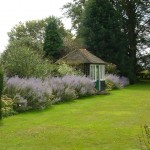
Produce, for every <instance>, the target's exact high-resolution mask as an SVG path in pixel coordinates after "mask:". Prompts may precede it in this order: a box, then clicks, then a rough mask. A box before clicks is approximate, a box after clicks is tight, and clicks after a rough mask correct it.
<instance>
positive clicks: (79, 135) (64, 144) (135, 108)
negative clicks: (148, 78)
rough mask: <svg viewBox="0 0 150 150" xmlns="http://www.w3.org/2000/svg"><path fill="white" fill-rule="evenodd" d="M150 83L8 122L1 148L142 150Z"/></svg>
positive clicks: (149, 115) (0, 128)
mask: <svg viewBox="0 0 150 150" xmlns="http://www.w3.org/2000/svg"><path fill="white" fill-rule="evenodd" d="M144 124H150V82H147V83H144V82H143V83H140V84H137V85H131V86H129V87H127V88H125V89H122V90H115V91H112V92H111V94H110V95H98V96H92V97H86V98H82V99H79V100H76V101H74V102H70V103H64V104H59V105H54V106H52V107H51V108H49V109H47V110H44V111H39V112H28V113H24V114H19V115H16V116H13V117H9V118H5V119H4V120H3V121H2V123H1V125H0V150H140V149H141V145H140V141H139V136H141V135H142V126H143V125H144Z"/></svg>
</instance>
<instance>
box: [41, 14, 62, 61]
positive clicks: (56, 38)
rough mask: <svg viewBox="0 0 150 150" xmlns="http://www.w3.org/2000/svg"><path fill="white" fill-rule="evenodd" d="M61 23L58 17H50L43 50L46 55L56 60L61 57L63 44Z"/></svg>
mask: <svg viewBox="0 0 150 150" xmlns="http://www.w3.org/2000/svg"><path fill="white" fill-rule="evenodd" d="M59 23H60V22H58V19H57V18H55V17H53V16H52V17H49V19H48V25H47V26H46V28H45V38H44V46H43V50H44V52H45V56H46V57H50V58H52V59H53V60H54V61H55V60H57V59H58V58H59V57H60V53H61V52H60V48H61V47H62V46H63V39H62V34H61V32H60V26H59Z"/></svg>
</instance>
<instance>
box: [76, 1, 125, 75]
mask: <svg viewBox="0 0 150 150" xmlns="http://www.w3.org/2000/svg"><path fill="white" fill-rule="evenodd" d="M119 19H120V18H119V15H118V12H117V11H116V10H115V9H114V8H113V6H112V4H111V3H110V2H109V0H99V1H97V0H90V1H88V2H87V4H86V7H85V11H84V14H83V20H82V24H81V26H80V30H79V36H81V37H82V38H83V42H84V43H85V45H86V46H87V48H88V49H89V50H90V51H91V52H93V53H94V54H95V55H96V56H98V57H100V58H102V59H104V60H105V61H107V62H110V63H114V64H116V65H117V66H118V69H119V70H120V71H121V72H122V73H123V74H127V72H128V68H127V67H126V66H128V65H127V63H128V57H127V53H126V36H125V33H124V32H123V31H122V30H121V29H122V28H121V27H122V22H121V21H120V20H119Z"/></svg>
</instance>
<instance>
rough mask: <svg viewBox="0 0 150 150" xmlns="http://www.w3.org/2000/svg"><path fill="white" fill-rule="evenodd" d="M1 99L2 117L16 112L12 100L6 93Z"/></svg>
mask: <svg viewBox="0 0 150 150" xmlns="http://www.w3.org/2000/svg"><path fill="white" fill-rule="evenodd" d="M1 100H2V116H3V117H7V116H11V115H13V114H15V113H16V112H15V111H14V109H13V105H14V101H13V100H12V99H11V98H8V97H7V96H6V95H3V96H2V99H1Z"/></svg>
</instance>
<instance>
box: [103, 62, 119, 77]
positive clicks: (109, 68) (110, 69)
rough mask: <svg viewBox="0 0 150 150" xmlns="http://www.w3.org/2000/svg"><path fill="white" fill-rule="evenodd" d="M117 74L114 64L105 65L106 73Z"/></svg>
mask: <svg viewBox="0 0 150 150" xmlns="http://www.w3.org/2000/svg"><path fill="white" fill-rule="evenodd" d="M117 72H118V70H117V66H116V65H115V64H112V63H109V64H107V65H106V73H108V74H116V73H117Z"/></svg>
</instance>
